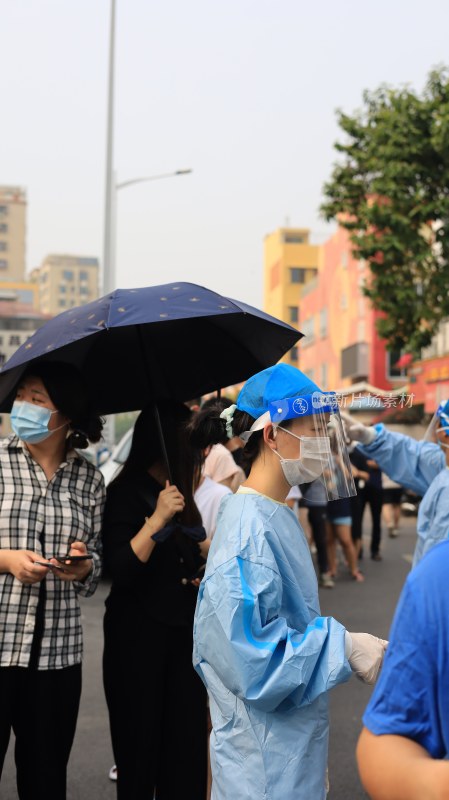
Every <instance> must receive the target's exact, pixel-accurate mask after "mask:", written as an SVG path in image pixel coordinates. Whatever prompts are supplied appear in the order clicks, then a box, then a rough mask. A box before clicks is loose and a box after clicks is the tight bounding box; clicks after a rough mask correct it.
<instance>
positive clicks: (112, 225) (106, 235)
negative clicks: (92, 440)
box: [101, 0, 192, 449]
mask: <svg viewBox="0 0 449 800" xmlns="http://www.w3.org/2000/svg"><path fill="white" fill-rule="evenodd" d="M115 5H116V0H111V17H110V30H109V71H108V105H107V126H106V182H105V204H104V230H103V271H102V287H101V288H102V291H101V295H105V294H109V293H110V292H112V291H114V289H115V238H116V237H115V232H116V213H115V207H116V196H117V191H119V189H124V188H126V187H127V186H132V185H133V184H134V183H144V182H145V181H156V180H160V179H161V178H175V177H177V176H178V175H189V174H190V173H191V172H192V170H191V169H178V170H176V171H175V172H167V173H163V174H162V175H149V176H147V177H142V178H132V179H131V180H128V181H122V182H121V183H117V182H116V180H115V174H114V167H113V163H114V51H115ZM103 435H104V439H105V442H106V444H107V445H108V447H109V448H110V449H112V446H113V445H114V442H115V419H114V415H113V414H110V415H109V417H108V418H107V421H106V425H105V428H104V432H103Z"/></svg>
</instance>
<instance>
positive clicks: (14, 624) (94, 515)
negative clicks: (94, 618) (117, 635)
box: [0, 436, 105, 670]
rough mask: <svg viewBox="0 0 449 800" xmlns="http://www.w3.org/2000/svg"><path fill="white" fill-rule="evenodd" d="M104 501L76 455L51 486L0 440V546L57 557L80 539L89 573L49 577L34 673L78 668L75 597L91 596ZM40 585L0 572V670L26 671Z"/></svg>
mask: <svg viewBox="0 0 449 800" xmlns="http://www.w3.org/2000/svg"><path fill="white" fill-rule="evenodd" d="M104 500H105V488H104V481H103V476H102V474H101V472H100V471H99V470H97V469H96V468H95V467H94V466H93V465H92V464H90V463H89V462H88V461H86V459H85V458H83V456H80V455H79V454H78V453H77V452H76V451H74V450H72V451H71V452H69V453H68V454H67V457H66V461H64V462H63V463H62V464H61V465H60V466H59V468H58V470H57V471H56V473H55V474H54V475H53V477H52V479H51V480H50V481H48V480H47V477H46V475H45V473H44V471H43V469H42V468H41V467H40V466H39V464H37V463H36V461H34V460H33V459H32V458H31V455H30V453H29V451H28V450H27V448H26V446H25V445H24V444H23V443H22V442H21V441H20V440H19V439H18V438H17V437H16V436H12V437H10V438H8V439H3V440H0V547H1V548H4V549H6V550H33V551H34V552H36V553H42V556H43V558H52V557H53V556H63V555H65V554H66V553H67V552H68V551H69V548H70V543H71V542H74V541H82V542H85V544H86V546H87V549H88V551H89V552H90V553H92V554H93V568H92V571H91V573H90V574H89V575H88V576H87V578H86V579H85V581H83V582H82V583H81V582H70V583H69V582H67V583H66V582H64V581H61V580H59V578H57V577H56V576H55V575H53V574H52V573H48V574H47V576H46V577H45V578H44V580H45V581H46V602H45V617H44V630H43V638H42V645H41V650H40V656H39V662H38V669H41V670H47V669H62V668H63V667H70V666H72V665H73V664H78V663H79V662H80V661H81V659H82V654H83V639H82V628H81V611H80V607H79V603H78V597H77V594H82V595H85V596H89V595H91V594H93V593H94V591H95V589H96V588H97V584H98V581H99V578H100V573H101V545H100V530H101V522H102V515H103V506H104ZM39 586H40V583H34V584H32V585H25V584H23V583H21V582H20V581H19V580H17V578H15V577H14V576H13V575H11V574H10V573H3V574H0V666H1V667H27V666H28V664H29V660H30V653H31V644H32V641H33V634H34V629H35V622H36V608H37V603H38V598H39Z"/></svg>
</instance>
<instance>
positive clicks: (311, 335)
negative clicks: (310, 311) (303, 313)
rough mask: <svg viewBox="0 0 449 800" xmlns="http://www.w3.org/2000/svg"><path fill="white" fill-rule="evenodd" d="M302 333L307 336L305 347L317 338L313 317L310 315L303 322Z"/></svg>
mask: <svg viewBox="0 0 449 800" xmlns="http://www.w3.org/2000/svg"><path fill="white" fill-rule="evenodd" d="M301 333H303V334H304V337H305V340H304V344H303V347H306V346H307V345H309V344H312V342H313V341H314V339H315V325H314V319H313V317H309V319H306V320H304V322H301Z"/></svg>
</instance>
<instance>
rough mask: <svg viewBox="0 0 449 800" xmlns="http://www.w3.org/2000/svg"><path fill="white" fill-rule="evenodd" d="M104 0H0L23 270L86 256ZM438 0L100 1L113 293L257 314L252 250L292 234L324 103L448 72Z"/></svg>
mask: <svg viewBox="0 0 449 800" xmlns="http://www.w3.org/2000/svg"><path fill="white" fill-rule="evenodd" d="M108 28H109V0H0V74H1V75H2V91H1V115H0V184H18V185H21V186H24V187H26V189H27V192H28V201H29V206H28V241H27V267H28V269H31V268H32V267H34V266H36V265H38V264H39V263H40V262H41V260H42V258H43V257H44V256H45V255H46V254H47V253H49V252H65V253H75V254H84V255H97V256H99V257H100V258H101V254H102V248H103V205H104V173H105V143H106V82H107V57H108ZM448 30H449V4H448V3H447V0H428V2H426V3H424V4H423V3H422V2H418V0H396V1H395V0H388V2H387V0H376V2H374V3H361V2H360V0H358V1H357V2H356V1H355V0H340V2H339V3H336V2H335V1H334V0H321V2H307V3H306V2H304V1H301V0H227V2H217V1H216V0H117V30H116V112H115V165H116V169H117V175H118V179H119V180H121V181H123V180H127V179H128V178H133V177H137V176H141V175H153V174H159V173H164V172H170V171H172V170H175V169H178V168H184V167H191V168H192V169H193V170H194V172H193V174H192V175H189V176H185V177H179V178H173V179H169V180H161V181H155V182H154V183H146V184H142V185H138V186H132V187H130V188H127V189H123V190H121V191H120V192H119V193H118V212H117V216H118V225H117V262H118V279H117V283H118V285H120V286H122V287H131V286H142V285H149V284H157V283H165V282H168V281H177V280H189V281H193V282H196V283H201V284H204V285H206V286H209V287H210V288H213V289H216V290H217V291H220V292H223V293H224V294H228V295H230V296H233V297H237V298H240V299H243V300H246V301H247V302H249V303H252V304H254V305H261V303H262V257H263V238H264V236H265V235H266V234H267V233H269V232H271V231H273V230H274V229H275V228H277V227H278V226H280V225H284V224H286V223H287V224H290V225H292V226H293V225H298V226H308V227H310V228H311V229H312V231H313V234H314V238H315V241H322V240H323V239H324V238H325V236H326V232H327V231H328V230H329V229H328V227H327V226H326V225H325V223H324V222H323V221H322V220H321V219H320V217H319V214H318V206H319V203H320V195H321V187H322V185H323V182H324V181H325V180H326V179H327V177H328V176H329V173H330V168H331V165H332V162H333V160H334V154H333V149H332V144H333V142H334V140H335V139H336V138H337V136H338V129H337V126H336V123H335V109H336V108H337V107H342V108H344V109H345V110H346V111H349V112H350V111H353V110H354V109H355V108H357V107H358V106H360V104H361V95H362V91H363V90H364V89H365V88H372V89H374V88H376V87H377V86H378V85H379V84H380V83H382V82H388V83H391V84H394V85H398V84H401V83H405V82H409V83H411V84H412V85H414V86H415V87H416V88H419V89H421V88H422V87H423V84H424V82H425V78H426V75H427V73H428V71H429V69H430V68H431V67H432V66H434V65H436V64H438V63H442V62H444V61H445V62H446V63H448V62H449V47H448Z"/></svg>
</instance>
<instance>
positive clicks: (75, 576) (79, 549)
mask: <svg viewBox="0 0 449 800" xmlns="http://www.w3.org/2000/svg"><path fill="white" fill-rule="evenodd" d="M70 553H71V554H72V555H73V556H85V555H87V547H86V545H85V544H84V542H72V543H71V545H70ZM70 553H69V555H68V556H67V560H66V561H64V562H61V561H57V560H56V558H51V559H50V562H51V563H52V564H54V565H55V566H57V567H63V570H64V571H62V570H60V569H55V570H54V575H56V576H57V577H58V578H60V579H61V580H62V581H66V582H69V581H84V580H85V578H87V576H88V575H89V572H90V571H91V570H92V559H90V558H87V559H86V560H85V561H70Z"/></svg>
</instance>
